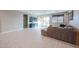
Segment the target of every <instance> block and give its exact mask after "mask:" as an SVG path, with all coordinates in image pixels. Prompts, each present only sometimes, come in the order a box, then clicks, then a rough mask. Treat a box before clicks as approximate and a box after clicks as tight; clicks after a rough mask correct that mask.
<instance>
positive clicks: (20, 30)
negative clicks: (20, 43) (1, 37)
mask: <svg viewBox="0 0 79 59" xmlns="http://www.w3.org/2000/svg"><path fill="white" fill-rule="evenodd" d="M21 30H23V28H21V29H14V30H11V31H5V32H1V34H5V33H9V32H14V31H21Z"/></svg>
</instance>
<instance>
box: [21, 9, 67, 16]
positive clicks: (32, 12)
mask: <svg viewBox="0 0 79 59" xmlns="http://www.w3.org/2000/svg"><path fill="white" fill-rule="evenodd" d="M64 11H66V10H21V12H23V13H24V14H29V15H35V16H39V15H46V14H53V13H57V12H64Z"/></svg>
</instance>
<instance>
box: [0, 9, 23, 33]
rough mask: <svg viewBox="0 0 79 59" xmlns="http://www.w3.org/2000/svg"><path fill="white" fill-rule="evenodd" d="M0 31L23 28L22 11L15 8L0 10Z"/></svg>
mask: <svg viewBox="0 0 79 59" xmlns="http://www.w3.org/2000/svg"><path fill="white" fill-rule="evenodd" d="M0 21H1V32H8V31H15V30H20V29H23V13H21V12H19V11H15V10H4V11H0Z"/></svg>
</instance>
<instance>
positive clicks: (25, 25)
mask: <svg viewBox="0 0 79 59" xmlns="http://www.w3.org/2000/svg"><path fill="white" fill-rule="evenodd" d="M23 18H24V21H23V25H24V28H27V27H28V15H23Z"/></svg>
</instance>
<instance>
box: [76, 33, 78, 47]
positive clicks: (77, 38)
mask: <svg viewBox="0 0 79 59" xmlns="http://www.w3.org/2000/svg"><path fill="white" fill-rule="evenodd" d="M76 44H77V45H78V46H79V32H76Z"/></svg>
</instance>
